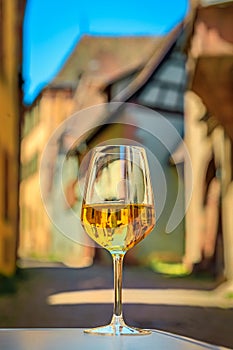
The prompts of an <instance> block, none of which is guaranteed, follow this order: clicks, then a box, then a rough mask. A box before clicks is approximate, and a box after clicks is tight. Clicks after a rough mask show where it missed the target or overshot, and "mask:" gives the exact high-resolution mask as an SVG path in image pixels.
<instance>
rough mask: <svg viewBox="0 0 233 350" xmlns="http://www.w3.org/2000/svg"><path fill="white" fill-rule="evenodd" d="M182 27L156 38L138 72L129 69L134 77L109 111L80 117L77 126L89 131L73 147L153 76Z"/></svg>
mask: <svg viewBox="0 0 233 350" xmlns="http://www.w3.org/2000/svg"><path fill="white" fill-rule="evenodd" d="M182 29H183V26H182V24H180V25H179V26H177V27H176V28H175V29H174V30H172V31H171V32H170V33H169V34H167V35H166V36H163V37H160V38H158V40H157V45H155V48H154V52H153V54H152V55H151V57H150V58H149V60H148V61H147V62H146V63H145V64H144V65H143V68H142V69H140V70H139V72H137V70H136V69H135V71H132V70H130V71H129V73H128V74H129V75H130V74H131V75H132V74H133V73H134V72H135V73H137V74H136V77H134V78H133V79H132V80H131V82H130V83H129V84H128V85H126V86H125V88H124V89H122V90H121V91H120V92H119V94H117V95H116V96H115V97H114V98H113V99H112V100H111V101H110V102H120V103H117V104H113V105H111V106H112V109H111V112H108V111H107V110H106V111H103V110H102V111H101V113H97V114H96V116H94V115H93V114H92V113H91V112H90V113H89V114H90V115H88V118H87V117H86V118H82V125H81V124H79V126H80V127H82V129H83V130H86V131H87V130H89V131H87V132H85V133H83V134H82V136H81V137H80V138H79V139H78V141H77V143H76V144H75V147H78V146H79V145H80V144H82V143H83V142H85V141H87V142H89V141H90V140H91V139H92V138H93V137H95V135H96V133H97V132H98V131H99V130H100V129H101V128H102V127H103V125H104V123H106V122H108V121H109V120H110V119H111V120H112V119H114V118H115V116H116V115H117V114H118V112H119V110H120V108H121V107H123V106H124V102H127V101H129V100H130V98H132V97H133V96H134V94H135V93H137V92H138V91H139V90H140V89H141V88H143V86H145V84H146V83H147V81H148V80H150V78H151V77H152V76H153V74H154V72H155V70H156V69H157V68H158V67H159V66H160V65H161V63H162V62H163V60H164V58H165V57H166V55H167V54H168V52H169V51H170V49H171V48H172V47H173V46H174V44H175V43H176V41H177V39H178V38H179V36H180V34H181V32H182ZM174 56H175V54H174ZM161 75H162V74H161ZM125 77H127V74H126V75H125ZM120 79H122V75H121V76H120V77H117V78H116V79H115V80H114V79H113V80H112V82H111V83H114V82H116V81H119V80H120ZM86 113H88V111H86ZM89 124H90V125H91V126H92V128H88V125H89ZM97 125H98V126H97Z"/></svg>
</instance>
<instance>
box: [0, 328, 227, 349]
mask: <svg viewBox="0 0 233 350" xmlns="http://www.w3.org/2000/svg"><path fill="white" fill-rule="evenodd" d="M0 349H1V350H82V349H85V350H121V349H122V350H139V349H140V350H144V349H148V350H151V349H156V350H200V349H213V350H220V349H221V350H222V349H226V348H224V347H219V346H214V345H209V344H206V343H202V342H198V341H195V340H193V339H190V338H184V337H180V336H177V335H174V334H171V333H166V332H161V331H155V330H153V331H152V334H151V335H143V336H102V335H89V334H84V333H83V329H80V328H77V329H74V328H56V329H55V328H46V329H43V328H42V329H35V328H33V329H0Z"/></svg>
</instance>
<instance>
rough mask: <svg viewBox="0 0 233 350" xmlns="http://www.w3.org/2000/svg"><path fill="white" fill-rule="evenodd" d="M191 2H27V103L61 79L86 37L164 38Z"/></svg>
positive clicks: (24, 53) (25, 51)
mask: <svg viewBox="0 0 233 350" xmlns="http://www.w3.org/2000/svg"><path fill="white" fill-rule="evenodd" d="M187 9H188V0H116V1H115V2H113V1H109V0H108V1H107V0H98V1H97V0H85V1H84V0H28V1H27V5H26V11H25V19H24V29H23V31H24V33H23V78H24V81H25V83H24V103H25V104H26V105H30V104H31V103H32V102H33V101H34V99H35V98H36V96H37V95H38V94H39V93H40V91H41V90H42V89H43V88H44V87H45V86H46V85H47V84H48V83H49V82H50V81H51V80H52V79H53V78H54V77H55V76H56V75H57V74H58V72H59V71H60V69H61V68H62V66H63V65H64V63H65V61H66V59H67V58H68V57H69V55H70V54H71V52H72V50H73V49H74V48H75V46H76V45H77V44H78V41H79V39H80V38H81V37H82V35H85V34H89V35H98V36H99V35H103V36H129V35H162V34H166V33H167V32H169V31H170V30H171V29H172V28H173V27H174V26H175V25H176V24H177V23H179V22H180V21H181V20H182V19H183V18H184V16H185V14H186V13H187Z"/></svg>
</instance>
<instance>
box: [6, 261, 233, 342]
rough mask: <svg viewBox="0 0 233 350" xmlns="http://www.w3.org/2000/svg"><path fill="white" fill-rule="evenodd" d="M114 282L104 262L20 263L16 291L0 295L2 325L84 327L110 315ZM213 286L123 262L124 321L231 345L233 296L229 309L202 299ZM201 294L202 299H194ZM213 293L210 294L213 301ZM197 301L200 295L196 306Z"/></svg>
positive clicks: (229, 299) (211, 282)
mask: <svg viewBox="0 0 233 350" xmlns="http://www.w3.org/2000/svg"><path fill="white" fill-rule="evenodd" d="M112 286H113V275H112V269H111V266H107V265H98V264H96V263H95V264H94V265H93V266H91V267H87V268H82V269H75V268H66V267H64V266H58V265H57V266H56V265H54V266H51V267H27V268H24V269H22V270H21V271H20V277H18V281H17V285H16V291H15V292H14V293H10V294H2V295H1V296H0V310H1V313H0V327H3V328H5V327H10V328H17V327H29V328H31V327H39V328H42V327H43V328H44V327H49V328H50V327H51V328H52V327H65V328H67V327H68V328H69V327H71V328H73V327H80V328H83V327H84V328H85V327H93V326H97V325H102V324H105V323H107V322H109V321H110V318H111V314H112V299H113V293H112V290H111V289H112ZM216 286H217V283H216V282H215V281H213V280H211V279H210V278H207V277H205V278H204V277H202V278H201V277H199V278H198V277H195V276H189V277H183V278H181V277H179V278H178V277H176V278H174V277H173V278H171V277H164V276H162V275H160V274H157V273H155V272H153V271H151V270H149V269H147V268H143V267H138V266H137V267H132V266H125V268H124V278H123V287H124V291H125V292H124V294H123V302H124V300H125V303H124V307H123V311H124V318H125V321H126V323H128V324H130V325H134V326H137V327H144V328H155V329H159V330H165V331H168V332H173V333H175V334H180V335H184V336H187V337H192V338H196V339H198V340H202V341H205V342H209V343H212V344H216V345H222V346H225V347H228V348H233V334H232V325H233V300H232V298H230V297H229V298H228V305H229V307H228V308H227V307H226V305H225V306H223V307H214V306H213V305H212V306H211V307H208V305H207V306H205V305H204V304H203V300H204V303H205V300H209V299H210V298H208V295H209V294H208V293H212V290H213V289H214V288H215V287H216ZM220 287H221V286H220ZM220 287H219V286H218V287H217V288H220ZM60 293H64V294H60ZM182 293H183V294H182ZM187 293H189V294H190V293H191V295H192V298H191V299H192V300H193V302H192V301H191V299H187V295H188V294H187ZM206 293H207V298H206V297H205V296H206ZM182 295H183V299H184V302H183V305H182ZM210 295H212V294H210ZM203 296H204V299H197V298H199V297H201V298H203ZM229 296H230V295H229ZM169 297H170V304H169ZM59 298H60V299H59ZM156 298H158V301H156ZM163 298H164V299H163ZM214 298H215V295H212V300H216V305H217V303H218V301H217V298H216V299H214ZM143 300H144V302H143ZM163 300H164V302H163ZM177 300H180V301H179V305H176V301H177ZM188 300H190V305H189V302H188ZM198 300H202V302H201V303H200V305H198V303H199V301H198ZM192 305H195V306H192Z"/></svg>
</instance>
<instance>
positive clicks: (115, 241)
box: [81, 203, 155, 253]
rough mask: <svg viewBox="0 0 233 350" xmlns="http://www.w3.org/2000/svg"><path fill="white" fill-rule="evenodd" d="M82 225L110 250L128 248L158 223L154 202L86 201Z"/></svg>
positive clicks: (94, 238)
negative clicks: (156, 221)
mask: <svg viewBox="0 0 233 350" xmlns="http://www.w3.org/2000/svg"><path fill="white" fill-rule="evenodd" d="M81 222H82V225H83V227H84V229H85V231H86V232H87V234H88V235H89V236H90V237H91V238H92V239H93V240H94V241H95V242H97V243H98V244H99V245H101V246H102V247H104V248H106V249H107V250H109V251H110V252H116V253H119V252H126V251H127V250H128V249H130V248H132V247H134V246H135V245H136V244H137V243H139V242H140V241H141V240H142V239H144V238H145V237H146V236H147V235H148V234H149V233H150V232H151V230H152V229H153V227H154V226H155V212H154V207H153V206H152V205H145V204H110V203H106V204H92V205H86V204H84V205H83V207H82V214H81Z"/></svg>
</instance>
